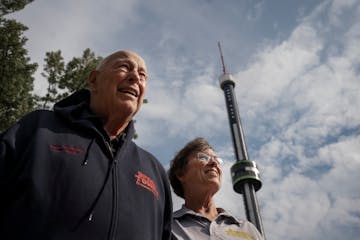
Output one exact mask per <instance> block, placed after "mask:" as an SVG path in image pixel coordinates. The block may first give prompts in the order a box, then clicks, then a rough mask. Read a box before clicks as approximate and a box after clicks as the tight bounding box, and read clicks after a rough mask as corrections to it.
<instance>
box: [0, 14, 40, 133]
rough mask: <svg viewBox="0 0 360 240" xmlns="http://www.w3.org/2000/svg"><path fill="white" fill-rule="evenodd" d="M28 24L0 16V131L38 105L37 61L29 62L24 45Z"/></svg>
mask: <svg viewBox="0 0 360 240" xmlns="http://www.w3.org/2000/svg"><path fill="white" fill-rule="evenodd" d="M27 29H28V28H27V27H26V26H24V25H23V24H21V23H19V22H17V21H15V20H7V19H3V18H1V17H0V93H1V94H0V131H3V130H5V129H6V128H7V127H9V126H10V125H12V124H13V123H15V122H16V121H17V120H18V119H19V118H20V117H21V116H23V115H24V114H25V113H27V112H29V111H31V110H33V109H34V107H35V100H36V98H35V96H34V95H33V94H32V93H31V92H32V90H33V82H34V78H33V77H32V75H33V74H34V72H35V71H36V69H37V64H36V63H30V58H29V57H28V52H27V50H26V49H25V48H24V45H25V43H26V41H27V38H25V37H24V36H23V32H24V31H26V30H27Z"/></svg>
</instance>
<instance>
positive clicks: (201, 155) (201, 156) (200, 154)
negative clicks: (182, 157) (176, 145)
mask: <svg viewBox="0 0 360 240" xmlns="http://www.w3.org/2000/svg"><path fill="white" fill-rule="evenodd" d="M195 156H196V158H197V159H199V160H203V161H205V162H206V163H208V162H210V160H211V159H214V161H215V162H216V163H217V164H218V165H219V166H221V165H223V163H224V160H222V159H221V158H219V157H218V156H211V155H209V154H207V153H204V152H197V153H196V154H195Z"/></svg>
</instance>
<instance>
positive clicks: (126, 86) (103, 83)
mask: <svg viewBox="0 0 360 240" xmlns="http://www.w3.org/2000/svg"><path fill="white" fill-rule="evenodd" d="M146 81H147V70H146V65H145V62H144V60H143V59H142V58H141V57H140V56H138V55H137V54H135V53H133V52H130V51H119V52H116V53H114V54H112V55H110V56H109V57H108V58H106V59H105V60H104V61H103V64H102V65H101V66H100V67H99V69H98V70H96V71H94V72H93V73H91V74H90V78H89V85H90V88H91V91H92V93H91V94H92V98H93V99H94V102H96V105H97V106H98V107H97V109H96V110H97V112H98V114H100V115H101V117H103V118H105V119H110V118H112V116H115V118H116V115H117V114H119V113H122V114H123V113H126V114H129V115H131V116H133V115H134V114H135V113H136V112H137V111H138V110H139V108H140V106H141V104H142V101H143V99H144V94H145V89H146Z"/></svg>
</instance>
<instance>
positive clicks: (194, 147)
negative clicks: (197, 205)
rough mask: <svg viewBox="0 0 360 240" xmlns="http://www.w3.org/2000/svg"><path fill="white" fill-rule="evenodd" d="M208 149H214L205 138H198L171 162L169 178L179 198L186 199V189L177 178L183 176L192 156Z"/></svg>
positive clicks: (188, 144) (189, 143)
mask: <svg viewBox="0 0 360 240" xmlns="http://www.w3.org/2000/svg"><path fill="white" fill-rule="evenodd" d="M206 149H212V147H211V146H210V144H209V143H208V142H207V141H206V140H205V139H204V138H201V137H198V138H195V139H194V140H192V141H190V142H188V143H187V144H186V145H185V146H184V147H183V148H182V149H181V150H180V151H179V152H178V153H177V154H176V155H175V157H174V158H173V159H172V160H171V162H170V168H169V170H168V176H169V180H170V184H171V186H172V188H173V190H174V192H175V193H176V195H178V196H179V197H181V198H184V189H183V186H182V184H181V182H180V180H179V179H178V177H177V176H181V175H182V174H183V171H184V170H185V167H186V165H187V163H188V161H189V158H188V157H189V155H190V154H192V153H194V152H199V151H203V150H206Z"/></svg>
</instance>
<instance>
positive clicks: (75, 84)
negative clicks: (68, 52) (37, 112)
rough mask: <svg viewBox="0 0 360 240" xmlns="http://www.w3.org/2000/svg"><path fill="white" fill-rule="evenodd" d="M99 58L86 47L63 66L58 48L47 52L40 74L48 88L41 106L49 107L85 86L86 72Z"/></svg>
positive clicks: (94, 66)
mask: <svg viewBox="0 0 360 240" xmlns="http://www.w3.org/2000/svg"><path fill="white" fill-rule="evenodd" d="M101 59H102V58H101V57H96V56H95V54H94V53H93V52H92V51H91V50H90V49H89V48H87V49H85V50H84V52H83V54H82V56H81V57H74V58H73V59H72V60H70V61H69V62H68V63H67V64H66V67H65V62H64V59H63V57H62V55H61V51H60V50H58V51H55V52H47V53H46V58H45V59H44V60H45V65H44V72H43V73H42V76H43V77H45V78H46V79H47V81H48V89H47V93H46V95H45V96H44V97H42V98H41V101H42V107H43V108H47V109H49V108H51V107H52V105H53V104H54V103H56V102H57V101H58V100H60V99H62V98H64V97H67V96H68V95H70V94H72V93H73V92H75V91H77V90H79V89H81V88H84V87H86V86H87V78H88V74H89V73H90V71H91V70H93V69H95V68H96V65H97V64H98V63H99V62H100V61H101Z"/></svg>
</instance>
